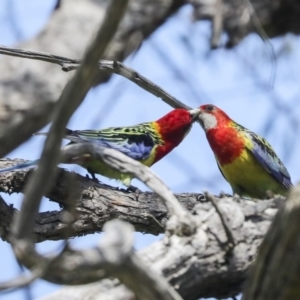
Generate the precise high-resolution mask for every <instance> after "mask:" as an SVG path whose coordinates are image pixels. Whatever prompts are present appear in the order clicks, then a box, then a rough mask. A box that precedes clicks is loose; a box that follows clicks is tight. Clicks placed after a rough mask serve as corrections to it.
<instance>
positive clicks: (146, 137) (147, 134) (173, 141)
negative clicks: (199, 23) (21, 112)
mask: <svg viewBox="0 0 300 300" xmlns="http://www.w3.org/2000/svg"><path fill="white" fill-rule="evenodd" d="M199 113H200V109H199V108H196V109H192V110H186V109H181V108H178V109H174V110H172V111H171V112H169V113H168V114H166V115H164V116H163V117H162V118H160V119H158V120H157V121H153V122H147V123H141V124H138V125H134V126H128V127H110V128H107V129H102V130H70V129H66V130H65V136H64V138H65V139H67V140H69V141H71V142H70V143H69V144H68V145H70V144H73V143H93V144H97V145H100V146H103V147H108V148H112V149H116V150H118V151H120V152H122V153H124V154H125V155H127V156H129V157H131V158H133V159H135V160H137V161H139V162H141V163H142V164H144V165H146V166H148V167H150V166H152V165H153V164H154V163H156V162H157V161H159V160H160V159H162V158H163V157H164V156H166V155H167V154H168V153H170V152H171V151H172V150H173V149H174V148H175V147H177V146H178V145H179V144H180V143H181V142H182V140H183V139H184V138H185V136H186V135H187V134H188V133H189V131H190V129H191V127H192V125H193V123H194V121H195V120H196V118H197V116H198V114H199ZM35 135H47V133H36V134H35ZM38 161H39V160H35V161H31V162H25V163H22V164H18V165H15V166H12V167H8V168H4V169H0V173H3V172H8V171H17V170H20V169H24V168H29V167H34V166H36V165H37V164H38ZM67 163H75V164H78V165H80V166H82V167H83V168H85V169H87V171H88V172H89V173H90V174H91V175H92V178H93V179H95V180H96V177H95V174H100V175H103V176H105V177H108V178H110V179H116V180H118V181H121V182H122V183H123V184H124V185H125V186H127V187H131V180H132V179H133V177H132V175H130V174H124V173H121V172H119V171H117V170H115V169H113V168H112V167H110V166H108V165H106V164H105V163H104V162H102V161H100V160H96V159H92V158H91V157H90V156H89V155H84V156H83V157H80V158H78V157H77V158H74V160H72V161H70V162H67Z"/></svg>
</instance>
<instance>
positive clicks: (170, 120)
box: [153, 108, 200, 162]
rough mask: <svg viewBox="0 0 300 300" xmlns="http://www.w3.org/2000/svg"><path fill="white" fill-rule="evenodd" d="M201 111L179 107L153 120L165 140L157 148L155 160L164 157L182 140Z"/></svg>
mask: <svg viewBox="0 0 300 300" xmlns="http://www.w3.org/2000/svg"><path fill="white" fill-rule="evenodd" d="M199 113H200V109H199V108H196V109H193V110H186V109H181V108H178V109H174V110H172V111H171V112H169V113H168V114H166V115H165V116H163V117H162V118H160V119H159V120H157V121H156V122H153V125H154V126H155V127H156V130H157V132H158V133H159V135H160V137H161V139H162V140H163V145H161V146H159V147H157V149H156V156H155V162H156V161H158V160H160V159H161V158H163V157H164V156H165V155H167V154H168V153H169V152H171V151H172V150H173V149H174V148H175V147H176V146H178V145H179V144H180V143H181V142H182V140H183V139H184V137H185V136H186V135H187V134H188V133H189V131H190V129H191V128H192V124H193V122H194V121H195V120H196V118H197V116H198V115H199Z"/></svg>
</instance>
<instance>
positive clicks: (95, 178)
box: [85, 174, 100, 183]
mask: <svg viewBox="0 0 300 300" xmlns="http://www.w3.org/2000/svg"><path fill="white" fill-rule="evenodd" d="M91 177H92V178H91ZM91 177H90V176H89V174H86V175H85V178H88V179H91V180H93V181H95V182H96V183H100V180H99V179H98V178H97V177H96V176H95V174H92V176H91Z"/></svg>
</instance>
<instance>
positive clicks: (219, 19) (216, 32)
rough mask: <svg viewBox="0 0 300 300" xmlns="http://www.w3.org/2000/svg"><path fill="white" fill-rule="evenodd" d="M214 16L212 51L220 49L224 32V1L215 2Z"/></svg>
mask: <svg viewBox="0 0 300 300" xmlns="http://www.w3.org/2000/svg"><path fill="white" fill-rule="evenodd" d="M214 6H215V9H214V15H213V17H212V34H211V38H210V46H211V48H212V49H215V48H218V47H219V44H220V40H221V35H222V30H223V15H222V9H223V0H215V5H214Z"/></svg>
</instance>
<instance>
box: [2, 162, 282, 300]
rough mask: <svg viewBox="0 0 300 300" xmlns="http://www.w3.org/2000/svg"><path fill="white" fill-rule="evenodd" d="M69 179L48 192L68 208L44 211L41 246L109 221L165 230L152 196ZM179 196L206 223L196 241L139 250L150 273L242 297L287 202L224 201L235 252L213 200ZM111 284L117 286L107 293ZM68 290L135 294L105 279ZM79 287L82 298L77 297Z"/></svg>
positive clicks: (191, 288) (18, 182)
mask: <svg viewBox="0 0 300 300" xmlns="http://www.w3.org/2000/svg"><path fill="white" fill-rule="evenodd" d="M11 163H12V161H8V162H5V161H4V160H2V162H1V164H0V167H4V166H7V165H8V164H11ZM13 163H15V161H13ZM70 174H71V173H69V172H66V171H63V170H62V171H61V172H60V175H59V178H58V180H57V182H56V183H55V188H54V189H53V190H52V191H51V192H49V193H48V195H47V196H48V197H50V198H51V200H52V201H55V202H57V203H59V204H61V205H63V207H64V209H62V210H61V211H53V212H47V213H41V214H39V216H38V218H37V224H36V227H35V233H36V236H37V240H38V241H42V240H45V239H62V238H65V237H66V235H71V236H76V235H82V234H87V233H92V232H95V231H101V230H102V226H103V224H104V222H105V221H107V220H110V219H112V218H119V219H122V220H126V221H128V222H130V223H132V224H133V225H134V226H135V229H136V230H137V231H142V232H148V233H152V234H158V233H163V232H164V229H163V227H162V226H163V225H164V224H165V223H166V220H167V219H168V215H167V213H166V209H165V208H164V207H163V206H162V204H161V202H160V200H159V199H158V198H157V197H156V196H155V195H154V194H153V193H141V194H140V195H139V196H138V198H137V199H136V198H135V194H133V193H128V192H125V191H120V190H117V189H112V188H110V187H108V186H105V185H101V184H97V183H95V182H93V181H92V180H90V179H87V178H85V177H82V176H80V175H76V177H75V181H74V182H73V183H71V185H70ZM29 176H30V175H29ZM26 179H28V175H26V172H14V173H7V174H4V175H2V176H1V183H0V189H1V191H3V192H6V193H13V192H21V191H22V190H23V188H24V184H25V182H26ZM70 189H71V190H72V191H73V193H72V195H74V189H75V190H76V193H75V196H73V197H75V199H74V198H72V199H70V197H69V196H68V195H69V193H70ZM176 196H177V198H178V200H179V201H180V202H181V204H182V205H183V206H184V207H186V208H187V209H188V210H189V211H191V212H193V214H194V215H197V216H198V217H199V218H200V219H201V222H202V226H201V228H199V230H198V231H197V233H196V234H195V235H192V236H191V237H184V238H180V237H178V236H176V235H172V236H166V237H165V238H164V239H163V240H162V241H159V242H157V243H155V244H153V245H151V246H150V247H148V248H146V249H145V250H143V251H140V252H139V254H140V257H141V258H142V259H143V260H144V261H145V262H146V263H147V264H148V266H149V268H153V270H155V271H157V272H159V273H161V274H163V275H164V276H165V277H166V278H167V279H168V281H169V282H170V283H171V284H172V286H173V287H175V289H176V290H177V291H178V292H179V294H180V295H182V297H183V298H184V299H197V298H198V297H228V296H233V295H236V294H238V293H240V292H241V290H242V286H243V282H244V280H245V278H246V274H247V271H248V268H249V265H250V264H251V262H252V261H253V259H254V257H255V255H256V252H257V248H258V246H259V244H260V242H261V240H262V238H263V236H264V234H265V232H266V231H267V229H268V227H269V225H270V223H271V220H272V217H273V215H274V214H275V212H276V211H277V208H278V207H279V206H280V205H281V203H282V201H283V200H282V199H272V200H265V201H258V202H251V201H246V200H235V199H232V198H220V199H218V203H219V207H220V209H221V210H222V211H223V213H224V215H225V216H226V218H227V219H228V220H229V224H230V227H231V229H232V230H233V235H234V238H235V242H236V246H235V247H234V249H233V251H232V252H230V251H228V247H227V242H226V241H227V238H226V234H225V231H224V228H223V226H222V224H221V222H220V217H219V215H218V214H217V213H216V211H215V209H214V207H213V206H212V204H211V202H208V201H207V200H206V199H205V197H204V196H203V195H197V194H180V195H176ZM70 200H71V201H75V202H76V207H75V211H76V213H75V215H74V220H73V221H72V223H71V229H70V230H66V228H67V222H66V221H64V214H65V213H66V212H67V211H68V201H70ZM2 207H3V208H2ZM0 209H1V214H2V213H5V211H9V214H8V217H6V218H1V221H0V222H1V223H0V224H1V225H0V228H1V230H0V232H2V233H3V232H4V234H3V235H2V238H3V239H5V238H6V235H7V230H8V226H7V222H8V219H9V218H10V216H11V209H12V208H10V210H9V208H8V207H6V206H5V205H4V204H3V203H2V204H1V206H0ZM2 223H3V224H2ZM107 286H109V287H110V288H112V289H111V290H109V291H108V290H106V288H107ZM216 287H218V288H216ZM69 289H72V291H73V293H74V295H76V296H74V297H73V298H71V296H69V297H70V298H68V299H78V298H77V297H78V295H79V294H80V295H81V294H82V295H83V294H84V295H85V296H83V297H82V298H80V299H87V298H88V295H90V292H91V291H92V290H95V289H96V290H97V293H96V294H95V295H94V297H95V298H94V299H126V297H125V295H126V294H128V293H130V292H129V291H127V290H126V289H125V288H123V287H121V286H120V285H119V283H118V281H115V280H114V281H108V280H104V281H103V283H101V284H100V283H97V284H92V285H87V286H85V287H84V286H80V287H72V288H64V289H62V290H61V291H60V292H59V295H60V297H65V294H64V293H65V292H66V293H68V291H69ZM76 290H78V293H77V292H74V291H76ZM86 291H89V292H87V293H86ZM102 291H105V292H103V293H102ZM49 299H52V298H49ZM53 299H55V298H53Z"/></svg>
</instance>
